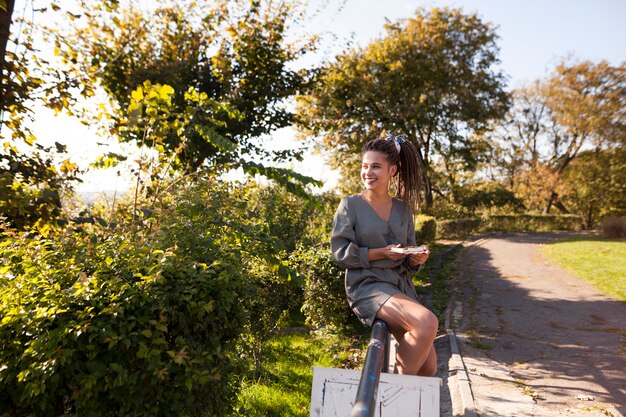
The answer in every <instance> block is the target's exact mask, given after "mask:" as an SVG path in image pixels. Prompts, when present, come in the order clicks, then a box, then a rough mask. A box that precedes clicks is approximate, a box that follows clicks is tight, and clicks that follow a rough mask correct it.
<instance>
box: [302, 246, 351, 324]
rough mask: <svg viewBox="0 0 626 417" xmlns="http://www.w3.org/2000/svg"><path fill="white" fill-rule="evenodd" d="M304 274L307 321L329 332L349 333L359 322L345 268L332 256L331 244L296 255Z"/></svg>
mask: <svg viewBox="0 0 626 417" xmlns="http://www.w3.org/2000/svg"><path fill="white" fill-rule="evenodd" d="M292 259H293V261H294V262H296V263H297V264H298V265H301V269H300V271H299V272H300V274H302V275H304V277H305V287H304V305H303V307H302V310H303V311H304V314H305V316H306V321H307V324H309V325H310V326H313V327H316V328H321V329H323V330H324V331H327V332H329V333H349V332H351V331H352V330H353V329H355V328H357V327H358V326H359V325H360V322H359V321H358V319H357V318H356V316H355V315H354V313H352V310H350V307H349V306H348V302H347V300H346V293H345V289H344V271H343V270H342V269H340V268H339V267H338V266H337V265H336V264H335V262H334V261H333V259H332V254H331V252H330V248H329V245H324V246H317V247H313V248H309V249H302V250H300V251H298V252H296V253H295V254H294V257H293V258H292Z"/></svg>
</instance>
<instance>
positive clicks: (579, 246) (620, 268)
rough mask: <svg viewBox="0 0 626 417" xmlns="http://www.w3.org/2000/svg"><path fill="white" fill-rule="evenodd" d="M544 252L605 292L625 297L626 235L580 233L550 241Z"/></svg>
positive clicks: (619, 297)
mask: <svg viewBox="0 0 626 417" xmlns="http://www.w3.org/2000/svg"><path fill="white" fill-rule="evenodd" d="M542 253H543V254H544V255H545V256H546V257H547V258H549V259H550V260H552V261H554V262H555V263H557V264H558V265H559V266H560V267H561V268H563V269H565V270H566V271H568V272H569V273H571V274H572V275H574V276H576V277H578V278H582V279H585V280H587V281H590V282H591V283H592V284H593V285H594V286H595V287H596V288H597V289H598V290H599V291H600V292H602V293H603V294H605V295H607V296H609V297H612V298H615V299H618V300H621V301H626V262H625V261H624V260H625V259H626V239H606V238H600V237H578V238H573V239H567V240H562V241H557V242H554V243H548V244H546V245H544V247H543V248H542Z"/></svg>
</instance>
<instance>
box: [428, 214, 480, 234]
mask: <svg viewBox="0 0 626 417" xmlns="http://www.w3.org/2000/svg"><path fill="white" fill-rule="evenodd" d="M480 223H481V219H477V218H474V219H454V220H439V221H438V222H437V238H438V239H441V238H458V237H465V236H469V235H472V234H475V233H478V232H479V230H480V229H479V228H480Z"/></svg>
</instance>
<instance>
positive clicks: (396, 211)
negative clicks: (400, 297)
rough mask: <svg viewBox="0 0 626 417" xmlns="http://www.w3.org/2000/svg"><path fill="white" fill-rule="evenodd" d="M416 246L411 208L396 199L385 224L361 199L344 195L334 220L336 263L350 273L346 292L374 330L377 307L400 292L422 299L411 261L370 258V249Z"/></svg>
mask: <svg viewBox="0 0 626 417" xmlns="http://www.w3.org/2000/svg"><path fill="white" fill-rule="evenodd" d="M398 243H399V244H401V245H402V246H414V245H415V227H414V224H413V215H412V213H411V210H410V208H409V207H408V206H407V205H406V204H405V203H404V202H402V201H401V200H398V199H396V198H394V199H393V202H392V208H391V215H390V217H389V221H388V222H386V221H384V220H383V219H382V218H380V216H379V215H378V214H377V213H376V212H375V211H374V209H373V208H372V206H370V205H369V203H368V202H367V201H366V200H364V199H363V198H362V197H361V196H360V195H352V196H349V197H344V198H342V199H341V202H340V203H339V207H338V208H337V211H336V213H335V217H334V220H333V231H332V237H331V246H332V254H333V259H334V260H335V262H336V263H337V264H338V265H339V266H340V267H342V268H345V269H346V273H345V288H346V296H347V299H348V303H349V304H350V307H351V308H352V310H353V311H354V313H355V314H356V315H357V317H358V318H359V319H360V320H361V322H363V323H364V324H366V325H368V326H371V325H372V323H373V322H374V319H375V318H376V314H377V313H378V309H379V308H380V307H381V306H382V305H383V304H384V303H385V301H387V299H389V297H391V296H392V295H395V294H397V293H403V294H405V295H407V296H408V297H410V298H413V299H414V300H415V301H417V295H416V293H415V286H414V285H413V282H412V281H411V277H410V276H409V272H410V271H411V270H418V269H419V268H417V267H416V268H415V269H412V268H411V267H410V266H409V257H408V256H407V257H405V258H404V259H400V260H397V261H394V260H391V259H382V260H377V261H369V260H368V258H367V257H368V256H367V254H368V249H369V248H381V247H385V246H388V245H396V244H398Z"/></svg>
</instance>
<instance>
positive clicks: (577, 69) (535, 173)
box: [497, 61, 626, 213]
mask: <svg viewBox="0 0 626 417" xmlns="http://www.w3.org/2000/svg"><path fill="white" fill-rule="evenodd" d="M514 97H515V104H514V106H513V107H512V108H511V111H510V112H509V114H508V115H507V117H506V118H505V121H504V123H503V124H502V125H501V127H500V129H499V131H498V133H497V135H498V136H499V138H500V142H501V145H503V146H504V147H505V148H506V149H508V156H507V157H506V158H504V159H505V162H504V164H502V165H503V166H508V167H509V171H510V174H511V178H516V179H515V180H514V183H515V185H514V187H515V188H516V189H517V191H518V192H521V193H522V194H523V195H525V197H526V199H532V200H534V201H533V202H532V203H531V204H530V206H534V207H537V208H539V207H541V208H542V209H543V211H544V213H547V212H549V211H550V209H551V208H552V207H553V206H556V207H557V208H558V209H559V210H560V211H561V212H564V213H567V212H568V209H567V207H565V205H564V204H563V202H562V199H560V198H559V192H558V189H559V187H560V183H561V178H562V176H563V175H564V173H565V172H566V171H567V170H568V169H569V166H570V164H571V163H572V161H574V160H575V159H576V158H578V156H579V155H580V153H581V152H582V151H584V150H585V149H594V150H596V151H597V152H599V151H601V150H606V149H611V148H616V147H623V146H624V144H626V111H625V110H624V102H625V101H626V67H625V65H624V64H621V65H618V66H612V65H610V64H608V63H607V62H606V61H601V62H599V63H596V64H594V63H592V62H590V61H585V62H581V63H577V64H567V63H565V62H562V63H560V64H559V65H557V67H556V68H555V71H554V73H553V74H552V75H551V76H550V77H549V78H547V79H546V80H543V81H537V82H535V83H534V84H533V85H531V86H529V87H526V88H523V89H520V90H518V91H517V92H516V93H515V95H514Z"/></svg>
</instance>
